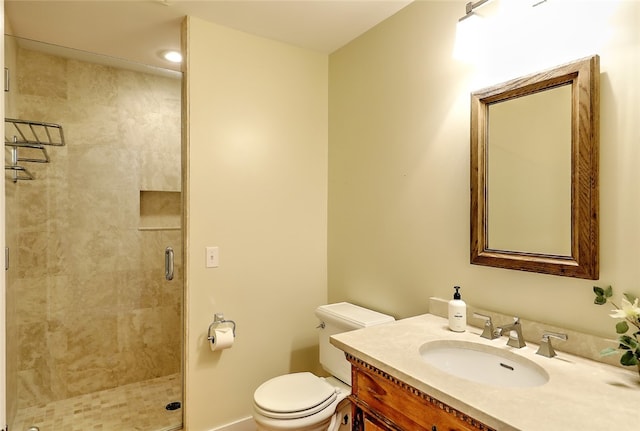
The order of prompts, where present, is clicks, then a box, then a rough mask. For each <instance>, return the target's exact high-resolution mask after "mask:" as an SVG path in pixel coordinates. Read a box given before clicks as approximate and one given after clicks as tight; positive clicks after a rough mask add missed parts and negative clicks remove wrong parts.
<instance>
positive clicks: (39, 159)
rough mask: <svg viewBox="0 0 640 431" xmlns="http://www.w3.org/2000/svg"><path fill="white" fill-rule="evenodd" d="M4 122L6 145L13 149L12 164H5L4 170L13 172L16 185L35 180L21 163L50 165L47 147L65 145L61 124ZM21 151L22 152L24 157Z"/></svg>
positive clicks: (24, 121) (25, 121)
mask: <svg viewBox="0 0 640 431" xmlns="http://www.w3.org/2000/svg"><path fill="white" fill-rule="evenodd" d="M4 122H5V125H4V128H5V132H4V145H5V146H6V147H9V148H10V149H11V164H9V165H7V164H5V167H4V168H5V170H9V171H11V172H12V179H13V182H14V183H15V182H18V181H19V180H33V179H34V178H35V177H34V175H33V174H32V173H31V172H30V171H29V170H28V169H27V168H26V167H24V166H22V165H21V164H20V162H26V163H49V162H50V161H51V159H50V158H49V153H48V152H47V147H62V146H64V145H65V140H64V132H63V130H62V126H61V125H59V124H54V123H44V122H41V121H29V120H17V119H14V118H5V120H4ZM19 151H22V156H20V155H19ZM25 151H26V154H25Z"/></svg>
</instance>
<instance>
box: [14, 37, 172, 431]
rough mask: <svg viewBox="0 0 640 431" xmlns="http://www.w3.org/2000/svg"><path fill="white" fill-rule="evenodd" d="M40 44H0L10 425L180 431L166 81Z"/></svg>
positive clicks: (147, 71)
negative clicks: (0, 54)
mask: <svg viewBox="0 0 640 431" xmlns="http://www.w3.org/2000/svg"><path fill="white" fill-rule="evenodd" d="M51 48H52V47H51V46H47V45H44V44H37V43H33V42H30V41H21V40H18V39H16V38H12V37H6V36H5V66H6V67H7V68H8V69H9V74H10V79H9V91H8V92H5V114H6V117H7V118H10V119H18V120H20V121H26V123H25V124H22V125H23V126H25V127H26V129H24V130H26V131H24V132H22V133H21V132H20V131H18V130H17V128H16V124H15V122H13V121H11V120H7V119H5V168H6V169H5V188H6V191H5V203H6V215H5V217H6V242H7V244H6V245H7V247H8V248H9V250H10V252H9V253H10V259H9V263H10V264H9V269H8V271H6V304H7V322H6V330H7V346H6V356H7V357H6V363H7V417H8V422H9V429H11V430H12V431H14V430H15V431H23V430H27V429H29V428H30V427H38V428H39V429H40V431H49V430H88V429H104V430H148V431H156V430H173V429H180V428H181V426H182V409H181V408H180V404H179V403H180V402H181V401H182V377H181V375H182V363H181V360H182V334H183V329H182V322H183V318H182V302H183V284H182V258H181V252H182V232H181V225H182V222H181V213H182V210H181V205H182V204H181V197H180V195H181V193H180V185H181V183H180V178H181V173H180V170H181V152H180V130H181V125H180V112H181V111H180V102H181V101H180V97H181V95H180V87H181V81H180V76H179V75H178V74H174V75H172V74H169V73H165V72H163V71H159V70H156V69H152V68H143V67H141V66H140V65H132V64H124V63H120V64H118V65H115V64H113V63H112V62H111V61H105V58H104V57H99V56H97V55H96V56H95V57H92V58H91V59H89V58H85V57H79V56H78V54H79V53H77V52H74V53H72V54H67V53H66V51H64V50H61V49H59V48H56V49H55V50H51ZM30 122H37V123H47V124H54V125H56V126H59V127H60V131H61V135H62V136H63V141H64V142H63V143H60V142H57V141H56V143H58V144H60V145H44V147H45V148H44V152H43V150H42V149H41V148H31V147H29V146H28V145H26V146H25V145H23V146H18V150H17V151H15V148H16V145H15V143H16V142H20V141H21V140H22V141H29V140H30V139H29V136H27V135H28V134H29V133H34V134H35V135H39V139H41V140H42V139H45V138H46V137H47V132H45V131H44V130H43V129H42V125H37V124H36V125H34V124H33V123H30ZM54 132H55V130H52V131H51V133H54ZM52 139H53V138H52ZM45 152H46V155H47V157H46V158H47V159H48V162H44V161H42V160H41V162H37V161H34V160H33V159H35V158H36V157H40V158H43V157H44V156H42V154H44V153H45ZM25 171H26V173H28V175H27V174H25ZM29 177H31V178H29ZM167 247H171V248H172V249H173V250H174V253H175V256H174V259H173V260H174V277H173V279H172V280H168V279H167V278H170V277H165V249H167Z"/></svg>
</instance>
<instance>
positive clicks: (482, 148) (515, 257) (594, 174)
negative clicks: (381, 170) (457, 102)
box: [471, 55, 600, 280]
mask: <svg viewBox="0 0 640 431" xmlns="http://www.w3.org/2000/svg"><path fill="white" fill-rule="evenodd" d="M565 84H571V98H572V100H571V123H572V124H571V256H556V255H548V254H539V253H529V252H520V251H509V250H492V249H490V248H489V246H488V232H487V227H488V222H487V144H488V139H487V133H488V123H487V121H488V110H489V105H491V104H494V103H498V102H504V101H507V100H509V99H513V98H516V97H522V96H526V95H529V94H534V93H537V92H540V91H544V90H547V89H551V88H555V87H558V86H561V85H565ZM599 103H600V59H599V57H598V56H597V55H594V56H591V57H587V58H584V59H580V60H576V61H574V62H571V63H569V64H565V65H562V66H558V67H556V68H553V69H550V70H547V71H543V72H540V73H536V74H533V75H528V76H525V77H522V78H517V79H514V80H511V81H508V82H505V83H502V84H499V85H495V86H492V87H489V88H485V89H483V90H479V91H475V92H473V93H471V263H472V264H474V265H485V266H493V267H498V268H507V269H515V270H521V271H531V272H538V273H544V274H553V275H562V276H567V277H577V278H585V279H590V280H597V279H598V276H599V262H598V261H599V232H598V228H599V225H598V224H599V215H598V207H599V203H598V200H599V189H598V157H599V123H600V114H599V110H600V105H599Z"/></svg>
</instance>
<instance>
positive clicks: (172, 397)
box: [11, 374, 182, 431]
mask: <svg viewBox="0 0 640 431" xmlns="http://www.w3.org/2000/svg"><path fill="white" fill-rule="evenodd" d="M181 400H182V381H181V379H180V375H179V374H173V375H170V376H166V377H160V378H157V379H153V380H147V381H144V382H138V383H132V384H130V385H126V386H122V387H118V388H114V389H109V390H106V391H101V392H96V393H93V394H87V395H82V396H79V397H75V398H69V399H66V400H60V401H56V402H53V403H49V404H46V405H43V406H37V407H29V408H27V409H23V410H19V411H18V413H17V415H16V418H15V421H14V424H13V426H12V427H11V430H12V431H27V430H28V429H29V428H30V427H33V426H35V427H38V428H39V430H40V431H90V430H102V431H170V430H178V429H181V428H182V409H181V408H179V409H177V410H172V411H169V410H167V409H166V408H165V407H166V406H167V404H169V403H171V402H174V401H181Z"/></svg>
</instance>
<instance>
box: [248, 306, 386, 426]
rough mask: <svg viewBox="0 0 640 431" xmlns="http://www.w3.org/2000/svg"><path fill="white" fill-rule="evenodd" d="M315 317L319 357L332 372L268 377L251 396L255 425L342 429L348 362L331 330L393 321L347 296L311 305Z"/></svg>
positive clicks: (346, 405)
mask: <svg viewBox="0 0 640 431" xmlns="http://www.w3.org/2000/svg"><path fill="white" fill-rule="evenodd" d="M316 316H318V318H320V320H321V323H320V326H319V327H320V328H321V330H320V337H319V338H320V339H319V345H320V363H321V365H322V366H323V368H324V369H325V370H326V371H328V372H330V373H331V374H332V376H331V377H318V376H316V375H315V374H313V373H310V372H301V373H292V374H285V375H282V376H277V377H274V378H272V379H270V380H267V381H266V382H264V383H263V384H262V385H260V386H259V387H258V389H256V391H255V393H254V396H253V418H254V420H255V422H256V425H257V429H258V431H277V430H296V431H347V430H350V423H351V421H350V418H349V415H350V412H351V408H350V405H349V403H348V402H346V401H345V402H344V403H342V404H341V402H342V401H343V400H345V399H346V398H347V396H348V395H349V394H350V393H351V386H350V385H351V368H350V364H349V362H348V361H347V360H346V359H345V356H344V352H342V351H341V350H339V349H337V348H335V347H333V346H332V345H331V344H330V343H329V338H330V336H331V335H333V334H338V333H340V332H346V331H350V330H354V329H358V328H364V327H366V326H374V325H379V324H383V323H387V322H392V321H393V320H394V318H393V317H391V316H388V315H385V314H382V313H378V312H376V311H372V310H368V309H366V308H363V307H359V306H357V305H354V304H349V303H346V302H341V303H336V304H328V305H323V306H320V307H318V308H317V309H316Z"/></svg>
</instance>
